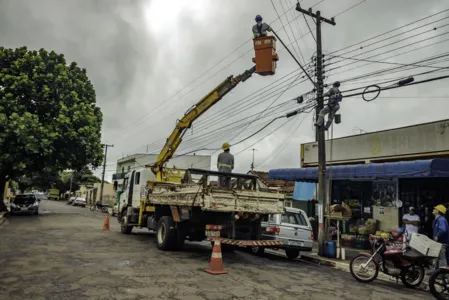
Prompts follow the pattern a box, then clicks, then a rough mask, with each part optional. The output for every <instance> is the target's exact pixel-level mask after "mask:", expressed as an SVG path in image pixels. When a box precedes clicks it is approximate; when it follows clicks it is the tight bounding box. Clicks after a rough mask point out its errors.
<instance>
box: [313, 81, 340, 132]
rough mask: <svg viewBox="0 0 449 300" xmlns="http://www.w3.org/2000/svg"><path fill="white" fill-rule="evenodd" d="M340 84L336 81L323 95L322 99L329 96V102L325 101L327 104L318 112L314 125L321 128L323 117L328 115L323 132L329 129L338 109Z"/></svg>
mask: <svg viewBox="0 0 449 300" xmlns="http://www.w3.org/2000/svg"><path fill="white" fill-rule="evenodd" d="M339 87H340V82H339V81H336V82H334V84H333V85H332V87H331V88H330V89H329V91H327V92H326V93H324V95H323V97H327V96H329V100H328V101H327V104H326V105H325V106H324V107H323V108H322V109H321V110H320V113H319V116H318V120H317V121H316V123H315V126H319V127H321V126H323V123H324V117H325V116H326V115H327V114H329V116H328V117H327V122H326V125H325V126H324V129H325V130H328V129H329V127H330V126H331V125H332V121H333V120H334V117H335V114H336V113H337V111H338V110H339V109H340V104H339V102H340V101H341V99H342V96H341V92H340V90H339Z"/></svg>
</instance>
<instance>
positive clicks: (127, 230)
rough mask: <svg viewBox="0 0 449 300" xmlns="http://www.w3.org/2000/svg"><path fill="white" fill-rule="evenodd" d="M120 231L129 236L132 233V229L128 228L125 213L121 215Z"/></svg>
mask: <svg viewBox="0 0 449 300" xmlns="http://www.w3.org/2000/svg"><path fill="white" fill-rule="evenodd" d="M120 230H121V231H122V233H123V234H130V233H131V232H132V231H133V227H132V226H128V217H127V216H126V214H125V213H124V214H123V215H122V218H121V220H120Z"/></svg>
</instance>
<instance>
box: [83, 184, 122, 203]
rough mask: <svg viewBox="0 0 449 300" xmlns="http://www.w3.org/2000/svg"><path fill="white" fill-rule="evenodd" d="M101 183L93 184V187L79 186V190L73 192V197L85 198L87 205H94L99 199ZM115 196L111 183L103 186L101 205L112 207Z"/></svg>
mask: <svg viewBox="0 0 449 300" xmlns="http://www.w3.org/2000/svg"><path fill="white" fill-rule="evenodd" d="M100 192H101V183H94V184H93V185H88V186H86V185H81V186H80V189H79V190H77V191H76V192H75V197H82V198H86V201H87V203H88V204H94V203H95V202H97V201H99V200H100V198H101V195H100ZM116 199H117V196H116V193H115V191H114V185H113V184H112V183H105V184H104V185H103V204H109V205H111V206H113V205H114V204H115V202H116Z"/></svg>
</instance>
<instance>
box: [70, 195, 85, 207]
mask: <svg viewBox="0 0 449 300" xmlns="http://www.w3.org/2000/svg"><path fill="white" fill-rule="evenodd" d="M72 205H73V206H81V207H86V198H81V197H76V198H75V200H73V204H72Z"/></svg>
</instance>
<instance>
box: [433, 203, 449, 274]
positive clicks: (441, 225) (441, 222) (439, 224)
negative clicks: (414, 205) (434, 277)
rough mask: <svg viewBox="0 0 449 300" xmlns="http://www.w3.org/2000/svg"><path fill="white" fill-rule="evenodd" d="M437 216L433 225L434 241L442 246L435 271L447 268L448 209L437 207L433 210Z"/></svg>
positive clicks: (448, 241) (448, 239) (448, 242)
mask: <svg viewBox="0 0 449 300" xmlns="http://www.w3.org/2000/svg"><path fill="white" fill-rule="evenodd" d="M433 214H434V215H435V222H434V224H433V239H434V240H435V241H436V242H438V243H441V244H442V247H441V251H440V256H439V257H438V261H437V263H436V266H435V269H437V268H440V267H444V266H447V261H448V250H449V248H448V247H447V244H449V225H448V223H447V220H446V218H445V217H444V215H445V214H446V207H445V206H444V205H441V204H440V205H437V206H435V208H434V209H433Z"/></svg>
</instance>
